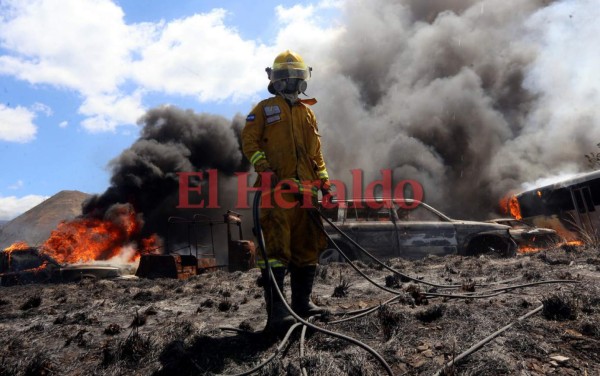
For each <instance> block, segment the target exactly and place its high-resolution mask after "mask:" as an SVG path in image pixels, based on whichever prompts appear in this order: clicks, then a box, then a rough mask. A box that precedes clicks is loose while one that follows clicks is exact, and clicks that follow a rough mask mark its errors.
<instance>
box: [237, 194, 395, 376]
mask: <svg viewBox="0 0 600 376" xmlns="http://www.w3.org/2000/svg"><path fill="white" fill-rule="evenodd" d="M261 199H262V192H261V191H257V192H256V193H255V194H254V201H253V208H252V219H253V222H254V230H255V232H256V234H255V235H256V237H257V240H258V246H259V248H260V251H261V254H262V257H263V259H264V260H265V267H266V269H267V276H268V278H269V279H268V282H267V283H268V286H270V287H271V288H272V289H274V290H275V292H276V293H277V294H278V295H279V298H280V299H281V301H282V302H283V305H284V306H285V308H286V309H287V311H288V312H289V313H290V314H291V315H292V316H293V317H294V318H295V319H296V320H297V321H298V323H297V324H296V325H292V326H291V327H290V329H289V330H288V332H287V334H286V336H285V337H284V340H285V341H287V339H288V338H289V336H290V334H291V332H292V331H293V330H294V329H296V327H297V326H298V325H300V324H302V325H304V326H305V327H308V328H310V329H313V330H315V331H317V332H321V333H324V334H328V335H330V336H332V337H336V338H339V339H342V340H345V341H347V342H350V343H352V344H354V345H356V346H359V347H361V348H362V349H364V350H366V351H367V352H368V353H370V354H371V355H373V357H375V358H376V359H377V361H378V362H379V363H380V364H381V366H382V367H383V368H384V369H385V371H386V373H387V374H388V375H390V376H393V375H394V373H393V372H392V369H391V368H390V366H389V365H388V364H387V362H386V361H385V359H383V357H382V356H381V355H380V354H379V353H378V352H377V351H375V350H374V349H373V348H371V347H370V346H369V345H367V344H366V343H363V342H361V341H359V340H357V339H355V338H352V337H349V336H346V335H344V334H341V333H338V332H334V331H331V330H327V329H325V328H321V327H319V326H316V325H314V324H312V323H310V322H308V321H307V320H304V319H303V318H301V317H300V316H299V315H298V314H296V312H294V310H292V308H291V307H290V306H289V305H288V303H287V301H286V300H285V296H284V295H283V293H282V292H281V290H280V289H279V286H278V285H277V283H273V282H274V281H275V275H274V274H273V271H272V269H271V265H270V262H269V258H268V256H267V251H266V246H265V238H264V234H263V232H262V227H261V224H260V214H259V208H260V205H261ZM304 333H305V332H304ZM284 343H285V342H284V341H282V343H281V344H280V345H279V346H278V348H277V352H276V353H275V354H273V355H271V356H270V357H269V359H267V360H266V361H264V362H262V363H261V364H259V365H258V366H256V367H254V368H253V369H252V370H249V371H246V372H243V373H239V374H236V375H231V376H245V375H250V374H252V373H254V372H256V371H257V370H259V369H260V368H262V367H264V366H265V365H266V364H268V363H269V362H270V361H272V360H273V359H274V358H275V355H276V354H277V353H278V352H279V351H280V349H281V348H283V344H284ZM302 351H303V350H302Z"/></svg>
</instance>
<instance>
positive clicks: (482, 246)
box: [467, 236, 517, 257]
mask: <svg viewBox="0 0 600 376" xmlns="http://www.w3.org/2000/svg"><path fill="white" fill-rule="evenodd" d="M516 250H517V244H516V243H515V242H514V240H512V239H502V238H500V237H498V236H479V237H476V238H475V239H472V240H471V241H470V242H469V245H468V247H467V256H478V255H497V256H500V257H512V256H514V255H515V254H516Z"/></svg>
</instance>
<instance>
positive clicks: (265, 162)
mask: <svg viewBox="0 0 600 376" xmlns="http://www.w3.org/2000/svg"><path fill="white" fill-rule="evenodd" d="M314 103H316V101H315V100H312V101H311V100H305V101H299V102H297V103H296V104H294V105H293V106H291V108H290V106H289V104H288V103H287V102H286V100H285V99H284V98H283V97H281V96H275V97H271V98H269V99H265V100H263V101H262V102H260V103H259V104H258V105H256V107H254V109H253V110H252V111H251V112H250V114H249V115H248V117H247V118H246V125H245V127H244V129H243V131H242V150H243V152H244V155H245V156H246V158H248V159H249V160H250V162H251V163H252V165H254V169H255V170H256V172H262V171H264V170H266V169H268V168H269V169H271V170H273V171H274V172H275V174H276V175H277V177H278V178H279V180H283V179H298V180H300V181H311V182H312V181H319V180H320V181H321V182H322V183H326V184H329V175H328V174H327V169H326V167H325V161H324V160H323V154H322V153H321V140H320V137H321V136H320V135H319V132H318V128H317V120H316V118H315V114H314V113H313V111H312V110H311V109H310V108H309V107H308V104H314ZM259 185H260V175H259V177H258V179H257V181H256V184H255V186H259Z"/></svg>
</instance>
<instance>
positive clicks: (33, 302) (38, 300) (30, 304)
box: [21, 295, 42, 311]
mask: <svg viewBox="0 0 600 376" xmlns="http://www.w3.org/2000/svg"><path fill="white" fill-rule="evenodd" d="M41 304H42V297H41V296H39V295H34V296H32V297H30V298H29V299H27V301H25V303H23V304H22V305H21V311H27V310H29V309H32V308H37V307H39V306H40V305H41Z"/></svg>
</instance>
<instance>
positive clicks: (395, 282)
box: [385, 274, 400, 289]
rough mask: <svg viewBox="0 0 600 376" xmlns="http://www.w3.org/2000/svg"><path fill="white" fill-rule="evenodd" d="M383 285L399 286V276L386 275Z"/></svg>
mask: <svg viewBox="0 0 600 376" xmlns="http://www.w3.org/2000/svg"><path fill="white" fill-rule="evenodd" d="M385 287H390V288H397V289H398V288H400V276H398V275H397V274H392V275H388V276H386V277H385Z"/></svg>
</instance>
